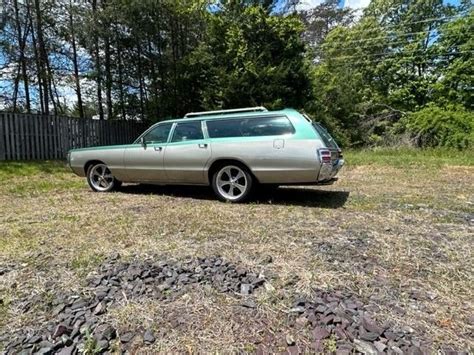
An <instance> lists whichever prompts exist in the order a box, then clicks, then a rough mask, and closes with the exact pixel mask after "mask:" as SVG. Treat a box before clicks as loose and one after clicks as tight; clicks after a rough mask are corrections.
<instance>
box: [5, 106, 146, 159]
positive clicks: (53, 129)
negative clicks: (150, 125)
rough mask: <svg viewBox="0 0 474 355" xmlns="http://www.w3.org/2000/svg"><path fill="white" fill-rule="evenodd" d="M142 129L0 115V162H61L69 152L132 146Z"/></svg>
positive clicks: (132, 125) (127, 123) (137, 125)
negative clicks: (108, 146)
mask: <svg viewBox="0 0 474 355" xmlns="http://www.w3.org/2000/svg"><path fill="white" fill-rule="evenodd" d="M145 128H146V126H145V125H144V124H143V123H140V122H135V121H99V120H92V119H78V118H71V117H64V116H42V115H33V114H22V113H6V112H0V161H1V160H46V159H64V158H65V157H66V154H67V152H68V150H69V149H73V148H83V147H94V146H100V145H112V144H127V143H131V142H133V141H134V140H135V139H136V138H137V137H138V136H139V135H140V133H141V132H143V131H144V130H145Z"/></svg>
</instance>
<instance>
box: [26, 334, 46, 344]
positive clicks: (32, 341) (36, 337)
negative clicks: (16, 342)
mask: <svg viewBox="0 0 474 355" xmlns="http://www.w3.org/2000/svg"><path fill="white" fill-rule="evenodd" d="M41 339H42V338H41V336H39V335H34V336H32V337H30V338H28V339H27V341H26V343H27V344H36V343H38V342H40V341H41Z"/></svg>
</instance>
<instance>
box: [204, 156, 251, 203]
mask: <svg viewBox="0 0 474 355" xmlns="http://www.w3.org/2000/svg"><path fill="white" fill-rule="evenodd" d="M252 183H253V178H252V175H251V174H250V173H249V172H248V171H247V169H245V168H243V167H241V166H237V165H224V166H222V167H221V168H219V169H218V170H217V171H216V172H215V173H214V175H213V177H212V188H213V190H214V192H215V194H216V195H217V197H218V198H219V199H220V200H222V201H229V202H241V201H244V200H245V199H246V198H247V197H248V196H249V194H250V191H251V190H252Z"/></svg>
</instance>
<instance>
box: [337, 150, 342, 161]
mask: <svg viewBox="0 0 474 355" xmlns="http://www.w3.org/2000/svg"><path fill="white" fill-rule="evenodd" d="M337 152H338V153H339V159H342V158H343V156H342V149H341V148H339V149H338V150H337Z"/></svg>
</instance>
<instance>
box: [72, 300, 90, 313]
mask: <svg viewBox="0 0 474 355" xmlns="http://www.w3.org/2000/svg"><path fill="white" fill-rule="evenodd" d="M86 306H87V302H86V301H84V300H81V299H78V300H77V301H76V302H74V303H73V304H72V306H71V310H73V311H74V310H76V309H77V310H78V309H81V308H84V307H86Z"/></svg>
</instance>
